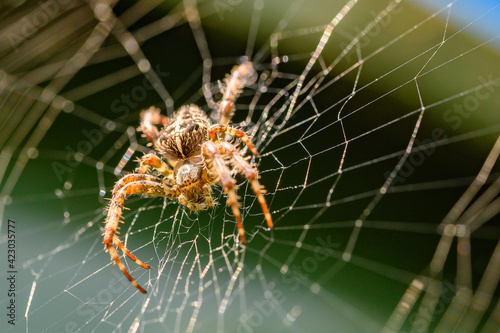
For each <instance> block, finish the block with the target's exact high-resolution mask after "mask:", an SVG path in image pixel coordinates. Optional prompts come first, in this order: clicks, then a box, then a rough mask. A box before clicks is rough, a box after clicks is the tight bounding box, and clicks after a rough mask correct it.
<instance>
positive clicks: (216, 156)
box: [201, 141, 245, 244]
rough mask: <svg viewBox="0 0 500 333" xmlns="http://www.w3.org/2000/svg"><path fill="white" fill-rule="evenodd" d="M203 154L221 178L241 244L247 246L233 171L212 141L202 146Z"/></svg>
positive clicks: (211, 169)
mask: <svg viewBox="0 0 500 333" xmlns="http://www.w3.org/2000/svg"><path fill="white" fill-rule="evenodd" d="M201 152H202V154H203V156H204V157H205V163H206V164H207V167H208V168H209V169H210V171H212V172H213V173H214V174H216V175H217V176H218V177H219V181H220V183H221V184H222V186H223V187H224V191H225V192H226V193H227V201H226V202H227V205H228V206H231V209H232V210H233V214H234V218H235V219H236V223H237V225H238V232H239V234H240V239H241V243H242V244H245V230H244V229H243V225H242V223H241V214H240V209H239V208H238V196H237V194H236V189H237V186H236V185H235V180H234V179H233V178H232V177H231V170H229V168H228V167H227V165H226V164H225V163H224V158H223V156H222V155H221V154H220V153H219V151H218V150H217V146H216V144H215V143H214V142H212V141H207V142H205V143H204V144H203V145H202V146H201Z"/></svg>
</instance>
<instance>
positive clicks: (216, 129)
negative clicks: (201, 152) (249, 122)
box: [208, 124, 258, 156]
mask: <svg viewBox="0 0 500 333" xmlns="http://www.w3.org/2000/svg"><path fill="white" fill-rule="evenodd" d="M217 133H227V134H229V135H232V136H234V137H237V138H239V139H240V140H241V141H243V142H244V143H245V144H246V145H247V146H248V148H249V149H250V151H251V152H252V154H254V155H255V156H257V155H258V153H257V149H255V147H254V146H253V144H252V142H251V141H250V139H249V138H248V135H246V134H245V132H243V131H242V130H239V129H236V128H234V127H230V126H226V125H219V124H217V125H212V126H210V128H209V129H208V137H209V138H210V140H212V141H217Z"/></svg>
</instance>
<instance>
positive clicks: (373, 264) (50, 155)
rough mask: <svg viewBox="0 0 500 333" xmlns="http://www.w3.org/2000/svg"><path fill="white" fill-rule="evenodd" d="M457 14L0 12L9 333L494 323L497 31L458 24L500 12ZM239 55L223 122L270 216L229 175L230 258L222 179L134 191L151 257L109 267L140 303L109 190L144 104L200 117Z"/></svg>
mask: <svg viewBox="0 0 500 333" xmlns="http://www.w3.org/2000/svg"><path fill="white" fill-rule="evenodd" d="M463 5H464V2H462V1H455V2H451V3H449V4H447V5H445V6H443V7H442V8H440V9H438V10H436V11H432V12H426V11H423V10H421V9H416V7H414V6H413V5H412V4H411V3H409V2H404V1H380V2H378V1H375V2H371V3H370V4H365V3H361V2H360V3H358V2H357V1H344V2H336V3H334V2H329V3H328V4H326V2H323V1H316V2H312V3H311V2H307V3H306V2H305V1H293V2H290V3H289V2H273V1H262V0H256V1H223V0H215V1H194V0H185V1H182V2H177V3H175V4H174V5H172V4H171V3H170V4H168V5H167V4H164V3H163V2H161V1H137V2H132V1H120V2H116V1H109V2H106V1H89V2H83V1H82V2H72V3H70V4H63V3H59V2H57V1H52V2H51V1H48V2H46V3H42V2H40V3H26V4H22V5H19V6H18V7H16V6H14V5H9V4H6V5H4V6H6V8H4V9H5V10H4V11H3V12H4V14H2V15H3V18H2V21H1V22H2V23H0V28H1V30H2V31H3V34H1V37H0V44H1V45H2V47H1V48H0V50H1V51H0V69H1V72H0V78H1V81H0V111H1V113H0V114H1V118H0V126H1V135H0V146H2V151H1V153H0V179H1V183H0V184H1V186H2V191H1V199H2V203H1V204H0V212H1V214H2V220H1V221H2V222H0V223H3V225H2V239H1V243H2V244H3V245H5V244H6V242H7V238H6V236H5V232H4V230H5V228H6V226H5V221H6V219H8V218H14V219H16V220H17V223H18V224H17V225H18V235H17V237H18V239H19V245H18V246H19V258H18V266H19V267H18V270H19V275H18V276H19V278H18V286H17V288H18V289H17V290H18V294H17V298H16V299H17V305H18V309H17V318H16V323H17V324H16V326H12V325H8V326H6V328H7V331H17V330H19V331H26V332H29V331H34V332H58V331H71V332H75V331H78V332H121V331H129V332H156V331H162V332H163V331H168V332H170V331H172V332H180V331H187V332H192V331H200V332H202V331H218V332H224V331H228V332H234V331H236V332H259V331H296V332H303V331H306V330H309V329H310V327H311V325H315V327H320V328H322V329H324V330H327V329H330V328H331V327H332V325H335V327H337V328H338V329H339V331H356V332H374V331H383V332H400V331H408V332H425V331H428V330H430V329H437V330H439V331H443V332H445V331H446V332H448V331H450V332H451V331H453V330H455V331H459V332H471V331H474V330H476V329H477V330H481V331H484V332H493V331H495V330H497V329H498V318H499V317H500V306H499V303H498V299H499V298H498V280H499V277H500V271H499V269H498V267H500V247H499V246H500V245H499V244H498V239H499V235H500V229H499V228H498V226H497V224H495V222H494V221H495V218H496V219H497V221H498V218H497V217H495V216H496V214H497V213H498V210H499V209H500V202H499V199H498V192H499V190H500V182H499V178H498V175H499V173H498V165H497V160H498V155H499V154H500V139H499V133H500V119H499V117H498V112H497V111H495V110H498V106H499V104H500V102H499V95H500V94H498V89H499V87H500V75H499V74H500V73H499V72H498V68H497V67H498V66H495V65H494V60H496V61H498V48H496V47H497V46H496V45H497V43H498V39H499V35H495V36H493V37H488V38H486V39H484V38H483V39H482V40H476V39H474V38H472V37H470V36H474V33H475V30H474V29H475V28H476V27H477V26H478V25H480V24H481V23H482V22H484V21H486V20H488V19H489V18H491V17H492V16H494V15H497V16H498V13H499V10H500V9H499V6H498V5H496V6H492V7H491V8H488V9H487V10H485V11H482V12H481V13H480V14H479V15H476V16H475V17H474V18H473V19H469V20H468V21H467V22H465V23H464V22H463V21H459V20H456V19H455V18H456V17H457V16H458V14H457V12H458V8H460V6H463ZM368 13H369V14H368ZM44 18H46V19H44ZM241 36H243V37H241ZM230 38H234V41H233V40H231V41H230V42H229V41H228V42H227V43H225V40H226V39H227V40H229V39H230ZM179 40H182V41H185V43H181V42H179ZM232 45H234V48H232ZM221 46H223V47H221ZM243 56H246V57H248V58H249V59H250V60H251V61H252V62H253V63H254V64H255V68H256V70H257V72H258V75H257V76H256V77H255V78H253V79H252V82H250V84H249V85H248V87H246V88H245V89H244V91H243V93H242V94H241V97H240V98H239V99H238V101H237V104H236V109H237V111H236V114H235V116H234V118H233V123H234V124H235V125H237V126H238V127H240V128H242V129H244V130H245V131H247V132H248V133H249V135H250V136H251V137H252V141H253V143H254V144H255V146H256V147H257V149H258V151H259V157H258V158H254V159H253V161H254V162H255V163H257V166H258V167H259V170H260V172H261V176H262V178H261V180H260V182H261V183H262V184H263V185H264V186H265V187H266V190H267V193H266V195H265V198H266V201H267V203H268V205H269V207H270V210H271V212H272V215H273V222H274V228H273V230H271V231H269V230H267V227H266V224H265V221H264V218H263V215H262V211H261V209H260V205H259V203H258V201H257V200H256V198H255V195H254V194H253V192H252V190H251V188H249V187H248V185H247V182H246V181H244V179H242V178H238V177H236V179H237V183H238V185H239V191H238V194H239V195H240V196H241V199H240V202H241V211H242V216H243V219H244V227H245V231H246V233H247V239H248V244H247V246H246V247H244V248H243V247H241V246H240V244H239V242H238V236H237V228H236V223H235V221H234V217H233V216H232V214H231V211H230V209H227V208H226V207H225V205H224V203H225V196H224V194H223V193H222V192H221V190H220V189H215V195H216V197H217V200H218V202H219V205H218V206H217V207H215V208H214V209H212V210H209V211H207V212H202V213H200V214H194V213H191V212H189V211H187V210H186V209H184V208H183V207H181V206H179V205H178V204H177V203H175V202H171V201H168V200H163V199H160V198H147V197H140V196H131V197H129V198H128V199H127V201H126V204H125V205H126V206H127V207H128V208H129V210H128V211H125V213H124V220H125V224H124V225H122V228H121V235H120V237H121V239H122V240H123V242H124V244H125V246H126V247H127V248H128V249H130V250H131V251H132V253H133V254H134V255H137V256H138V257H139V258H140V259H141V260H143V261H144V262H146V263H147V264H148V265H150V266H151V267H152V268H151V269H150V270H148V271H147V270H144V269H143V268H141V267H136V265H135V264H134V263H133V262H130V261H126V259H125V258H124V259H123V260H124V261H125V263H126V266H127V270H128V271H129V272H130V273H131V274H132V275H133V276H134V278H135V279H136V280H137V281H138V283H140V284H141V285H142V286H144V287H145V289H147V291H148V294H147V295H145V296H144V295H142V294H141V293H140V292H138V290H136V289H135V288H134V287H133V286H132V285H131V284H130V283H129V282H128V280H127V279H126V278H125V277H124V276H123V275H122V274H121V272H120V271H119V270H118V268H117V267H116V266H114V265H113V264H112V263H111V262H110V261H109V260H108V259H109V256H108V255H107V254H106V253H105V252H104V249H103V246H102V236H101V228H102V222H103V220H104V214H105V206H106V201H105V198H109V197H110V194H109V193H110V189H111V188H112V186H113V184H114V182H115V181H116V180H117V179H118V178H119V177H120V176H121V175H123V174H125V173H127V172H130V171H132V170H133V169H134V168H135V167H136V166H135V163H134V162H133V160H134V159H135V158H136V157H140V156H142V154H143V153H146V152H148V151H149V148H148V147H147V146H146V142H145V140H144V139H143V138H141V137H140V133H138V132H137V130H136V127H137V126H138V119H139V112H140V110H141V108H142V109H144V108H147V107H149V105H156V106H158V107H160V108H161V109H162V110H163V111H162V112H164V113H165V114H168V115H171V114H172V113H173V112H174V110H175V109H177V108H178V107H180V106H181V105H184V104H190V103H196V104H198V105H199V106H200V107H202V108H203V109H204V110H206V111H207V112H208V113H209V112H210V111H211V110H212V109H213V108H214V106H215V105H216V103H217V101H218V100H219V99H220V92H221V82H222V79H223V77H224V73H227V72H228V70H229V69H231V67H232V66H233V65H234V64H236V63H238V62H239V61H241V59H242V58H241V57H243ZM184 58H185V59H184ZM190 61H191V62H190ZM180 64H182V66H185V67H182V68H181V69H178V68H177V67H178V66H181V65H180ZM137 87H139V88H137ZM141 89H142V90H141ZM139 90H140V91H146V92H147V97H144V98H143V97H142V95H139ZM121 93H127V94H129V95H130V96H132V100H131V103H132V104H128V102H127V101H124V100H123V99H120V98H121V97H120V96H121ZM134 94H135V95H134ZM134 96H135V97H134ZM137 96H141V97H140V98H139V97H137ZM115 101H119V102H115ZM114 103H115V104H114ZM116 105H119V106H129V107H128V108H127V110H126V112H125V109H117V108H116ZM130 105H135V107H131V106H130ZM456 105H458V108H457V107H456ZM67 147H69V149H68V148H67ZM243 151H245V150H243ZM464 159H465V161H464ZM42 174H44V175H45V174H47V175H49V176H47V177H42V178H40V175H42ZM234 174H235V176H236V173H234ZM27 210H29V212H26V211H27ZM30 214H31V215H30ZM21 241H22V243H21ZM30 243H31V244H30ZM408 262H410V263H408ZM2 280H5V279H3V278H2ZM7 301H8V300H3V299H2V301H1V303H2V306H4V305H6V304H7ZM53 313H58V314H60V315H58V316H57V317H56V318H55V319H50V318H54V316H53V315H52V314H53ZM4 324H5V323H4V322H2V325H4Z"/></svg>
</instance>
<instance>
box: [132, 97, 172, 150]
mask: <svg viewBox="0 0 500 333" xmlns="http://www.w3.org/2000/svg"><path fill="white" fill-rule="evenodd" d="M168 123H169V118H168V117H166V116H162V115H161V114H160V109H158V108H155V107H154V106H152V107H150V108H149V109H147V110H143V111H142V112H141V126H139V127H138V128H137V130H139V131H141V132H143V133H144V135H143V136H145V137H147V138H148V139H149V141H151V142H150V143H149V144H148V145H152V143H155V142H156V140H157V139H158V136H159V134H160V132H159V131H158V128H157V127H156V125H159V124H161V125H168Z"/></svg>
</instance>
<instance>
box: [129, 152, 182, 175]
mask: <svg viewBox="0 0 500 333" xmlns="http://www.w3.org/2000/svg"><path fill="white" fill-rule="evenodd" d="M137 162H139V163H140V164H139V167H138V168H137V169H136V170H137V172H138V173H140V174H146V173H147V172H148V171H149V166H150V165H151V166H152V167H153V168H155V169H156V170H157V171H158V172H159V173H161V174H162V175H163V176H165V177H166V178H168V179H170V180H173V174H174V171H173V170H172V168H171V167H170V166H169V165H168V164H167V163H165V162H164V161H163V160H162V159H161V158H159V157H158V156H157V155H156V154H153V153H150V154H145V155H144V156H142V157H141V158H140V159H139V160H138V161H137Z"/></svg>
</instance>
